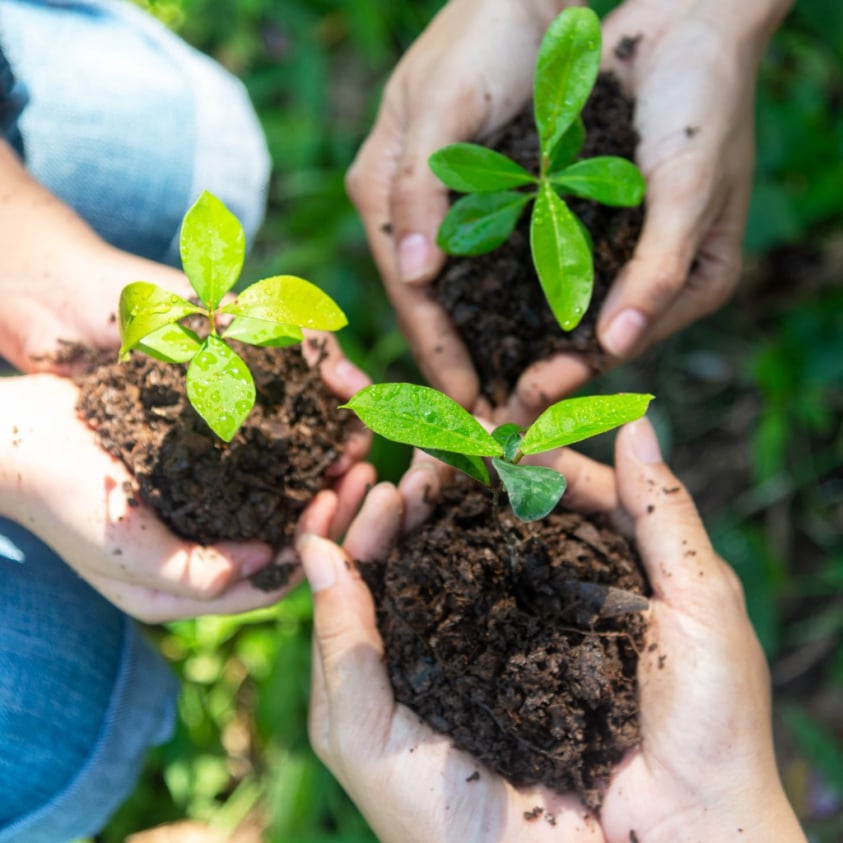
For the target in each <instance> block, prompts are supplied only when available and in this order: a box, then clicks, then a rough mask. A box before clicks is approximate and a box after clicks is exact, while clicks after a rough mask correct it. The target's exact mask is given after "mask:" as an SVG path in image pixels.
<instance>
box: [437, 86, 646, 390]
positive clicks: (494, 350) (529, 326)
mask: <svg viewBox="0 0 843 843" xmlns="http://www.w3.org/2000/svg"><path fill="white" fill-rule="evenodd" d="M632 113H633V103H632V102H631V101H630V100H629V99H628V98H626V97H625V96H624V94H623V93H622V92H621V89H620V85H619V83H618V81H617V78H616V77H615V76H614V75H612V74H608V73H603V74H601V75H600V76H599V77H598V80H597V83H596V85H595V87H594V90H593V92H592V95H591V97H590V98H589V100H588V102H587V103H586V106H585V109H584V110H583V113H582V117H583V122H584V123H585V126H586V131H587V135H586V141H585V146H584V147H583V150H582V153H581V155H582V157H585V158H591V157H593V156H596V155H619V156H622V157H624V158H629V159H632V158H634V155H635V148H636V146H637V144H638V134H637V132H636V131H635V128H634V127H633V125H632ZM486 145H487V146H490V147H492V148H493V149H496V150H498V151H499V152H503V153H504V154H506V155H508V156H510V157H511V158H513V159H515V160H516V161H518V162H519V163H520V164H521V165H522V166H524V167H526V168H527V169H528V170H530V171H531V172H538V167H539V161H538V159H539V151H538V149H539V147H538V137H537V135H536V128H535V124H534V122H533V114H532V106H530V107H528V108H526V109H525V110H524V111H522V113H521V114H520V115H518V116H517V117H516V118H515V119H514V120H513V121H512V122H510V123H509V124H508V125H507V126H505V127H503V128H502V129H501V130H499V131H498V132H497V133H495V134H494V135H493V136H491V137H490V138H489V139H488V140H487V141H486ZM566 201H567V202H568V204H569V206H570V208H571V210H572V211H573V212H574V213H575V214H576V215H577V216H578V217H579V218H580V220H582V222H583V224H584V225H585V227H586V228H587V229H588V231H589V232H590V234H591V238H592V241H593V244H594V293H593V296H592V301H591V305H590V306H589V308H588V311H587V312H586V314H585V316H584V317H583V319H582V321H581V322H580V324H579V325H578V326H577V327H576V328H575V329H574V330H573V331H571V332H570V333H566V332H564V331H563V330H562V329H561V328H560V327H559V325H558V323H557V322H556V320H555V319H554V318H553V314H552V313H551V311H550V308H549V307H548V305H547V302H546V301H545V298H544V293H543V292H542V289H541V285H540V284H539V280H538V277H537V276H536V272H535V269H534V268H533V259H532V257H531V254H530V223H529V213H527V212H525V213H524V215H523V216H522V218H521V220H520V222H519V224H518V226H517V228H516V230H515V231H514V232H513V233H512V235H511V237H510V238H509V239H508V240H507V242H506V243H504V244H503V245H502V246H500V247H499V248H497V249H495V250H494V251H492V252H489V253H488V254H485V255H479V256H477V257H473V258H449V259H448V261H447V263H446V264H445V267H444V268H443V270H442V272H441V273H440V274H439V276H438V277H437V278H436V279H435V280H434V282H433V285H432V295H434V297H435V298H436V299H437V300H438V301H439V302H440V303H441V304H442V306H443V307H444V308H445V309H446V310H447V311H448V312H449V313H450V314H451V317H452V319H453V321H454V323H455V325H456V327H457V330H458V331H459V333H460V334H461V336H462V337H463V339H464V341H465V343H466V345H467V347H468V349H469V352H470V354H471V356H472V359H473V361H474V365H475V368H476V369H477V372H478V375H479V377H480V382H481V388H482V391H483V394H484V395H485V396H486V397H487V398H488V399H489V400H490V401H491V402H492V404H493V405H495V406H499V405H502V404H504V403H505V401H506V397H507V396H508V395H509V394H510V392H511V391H512V388H513V386H514V385H515V383H516V381H517V380H518V377H519V376H520V375H521V373H522V372H523V371H524V370H525V369H526V368H527V367H528V366H529V364H530V363H533V362H535V361H537V360H543V359H545V358H547V357H550V356H552V355H553V354H555V353H557V352H560V351H574V352H577V353H579V354H581V355H583V356H584V357H585V359H586V360H587V361H588V363H589V364H590V365H591V367H592V368H593V369H594V371H595V372H599V371H601V370H602V369H604V368H605V366H606V362H607V360H606V356H605V354H604V353H603V351H602V350H601V348H600V346H599V344H598V342H597V338H596V334H595V327H596V322H597V316H598V314H599V312H600V304H601V302H602V301H603V300H604V299H605V297H606V294H607V292H608V290H609V287H610V285H611V284H612V282H613V281H614V280H615V278H616V277H617V274H618V272H619V270H620V269H621V267H623V265H624V264H625V263H626V262H627V261H628V260H629V258H631V257H632V254H633V251H634V250H635V244H636V243H637V241H638V236H639V234H640V231H641V224H642V221H643V209H642V208H641V207H638V208H609V207H607V206H605V205H600V204H598V203H596V202H591V201H587V200H583V199H573V198H571V199H566Z"/></svg>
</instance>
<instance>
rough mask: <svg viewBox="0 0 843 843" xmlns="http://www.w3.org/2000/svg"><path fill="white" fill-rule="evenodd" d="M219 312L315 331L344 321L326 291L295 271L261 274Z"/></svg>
mask: <svg viewBox="0 0 843 843" xmlns="http://www.w3.org/2000/svg"><path fill="white" fill-rule="evenodd" d="M220 312H221V313H233V314H236V315H237V316H248V317H250V318H251V319H263V320H264V321H265V322H276V323H278V324H279V325H285V326H287V325H298V326H300V327H302V328H315V329H316V330H319V331H338V330H339V329H340V328H344V327H345V326H346V325H347V324H348V319H346V316H345V314H344V313H343V312H342V310H340V308H339V306H338V305H337V303H336V302H335V301H334V300H333V299H332V298H331V297H330V296H329V295H328V294H327V293H323V292H322V290H320V289H319V288H318V287H317V286H316V285H315V284H311V283H310V281H305V280H304V278H298V277H297V276H295V275H274V276H272V278H264V279H263V280H262V281H258V282H257V283H255V284H252V285H251V286H250V287H247V288H246V289H245V290H243V292H242V293H240V295H239V296H238V297H237V300H236V301H234V302H232V303H231V304H227V305H226V306H225V307H222V308H220Z"/></svg>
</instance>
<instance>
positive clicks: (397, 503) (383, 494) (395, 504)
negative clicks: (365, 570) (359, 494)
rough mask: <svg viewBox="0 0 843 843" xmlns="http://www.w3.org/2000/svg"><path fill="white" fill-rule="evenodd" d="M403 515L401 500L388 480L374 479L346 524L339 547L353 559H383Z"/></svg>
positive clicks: (397, 532) (396, 534) (398, 530)
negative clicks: (359, 506)
mask: <svg viewBox="0 0 843 843" xmlns="http://www.w3.org/2000/svg"><path fill="white" fill-rule="evenodd" d="M403 518H404V502H403V500H402V499H401V495H400V494H399V493H398V490H397V489H396V488H395V486H393V485H392V484H391V483H378V485H377V486H375V487H374V488H373V489H372V490H371V491H370V492H369V494H368V495H367V496H366V500H365V501H364V502H363V507H362V508H361V510H360V512H359V513H358V515H357V517H356V518H355V519H354V521H353V522H352V523H351V526H350V527H349V528H348V534H347V535H346V537H345V542H344V544H343V547H344V549H345V551H346V552H347V553H348V554H349V556H351V557H352V558H353V559H362V560H365V561H375V560H381V559H385V558H386V556H387V554H388V553H389V551H390V550H391V549H392V547H393V545H394V544H395V540H396V539H397V538H398V535H399V533H400V531H401V525H402V522H403Z"/></svg>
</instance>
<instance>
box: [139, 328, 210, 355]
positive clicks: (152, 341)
mask: <svg viewBox="0 0 843 843" xmlns="http://www.w3.org/2000/svg"><path fill="white" fill-rule="evenodd" d="M201 345H202V341H201V340H200V339H199V337H198V336H197V335H196V334H195V333H194V332H193V331H190V330H188V329H187V328H185V327H184V326H183V325H179V324H178V323H177V322H174V323H173V324H171V325H164V327H163V328H159V329H158V330H157V331H153V332H152V333H151V334H147V335H146V336H145V337H144V338H143V340H142V341H141V342H139V343H138V344H137V345H136V346H135V348H136V349H137V350H138V351H142V352H143V353H144V354H148V355H149V356H150V357H154V358H155V359H156V360H163V361H164V362H165V363H187V361H188V360H191V359H193V356H194V355H195V354H196V352H197V351H199V348H200V347H201Z"/></svg>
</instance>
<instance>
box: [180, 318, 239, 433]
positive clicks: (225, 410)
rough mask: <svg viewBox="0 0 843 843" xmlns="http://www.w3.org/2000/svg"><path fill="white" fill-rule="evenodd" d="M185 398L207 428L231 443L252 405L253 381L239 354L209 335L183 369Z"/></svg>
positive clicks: (217, 338)
mask: <svg viewBox="0 0 843 843" xmlns="http://www.w3.org/2000/svg"><path fill="white" fill-rule="evenodd" d="M187 397H188V399H189V400H190V403H191V404H192V405H193V408H194V409H195V410H196V412H197V413H199V415H200V416H202V418H203V419H205V421H206V422H207V424H208V427H210V428H211V430H213V431H214V433H216V434H217V436H219V438H220V439H223V440H225V441H226V442H231V440H232V439H233V438H234V434H235V433H237V431H238V429H239V428H240V425H241V424H243V422H244V421H245V419H246V416H248V415H249V413H250V412H251V410H252V407H254V406H255V382H254V381H253V380H252V375H251V372H249V369H248V367H247V366H246V364H245V363H244V362H243V361H242V360H241V359H240V357H239V356H238V355H237V354H236V353H235V352H234V351H232V349H230V348H229V347H228V346H227V345H226V344H225V343H224V342H223V341H222V340H221V339H220V338H219V337H216V336H214V335H213V334H212V335H211V336H209V337H207V338H206V339H205V341H204V342H203V343H202V347H201V348H200V349H199V352H198V353H197V354H196V356H195V357H194V358H193V360H192V361H191V363H190V366H189V367H188V369H187Z"/></svg>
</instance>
